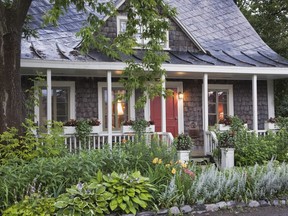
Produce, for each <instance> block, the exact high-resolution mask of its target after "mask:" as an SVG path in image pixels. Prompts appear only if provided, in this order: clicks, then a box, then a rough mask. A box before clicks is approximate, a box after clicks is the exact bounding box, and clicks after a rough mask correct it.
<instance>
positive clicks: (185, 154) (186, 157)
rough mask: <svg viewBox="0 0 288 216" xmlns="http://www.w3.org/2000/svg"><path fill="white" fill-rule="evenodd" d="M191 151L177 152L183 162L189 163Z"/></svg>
mask: <svg viewBox="0 0 288 216" xmlns="http://www.w3.org/2000/svg"><path fill="white" fill-rule="evenodd" d="M189 155H190V150H177V158H178V160H181V161H182V162H189Z"/></svg>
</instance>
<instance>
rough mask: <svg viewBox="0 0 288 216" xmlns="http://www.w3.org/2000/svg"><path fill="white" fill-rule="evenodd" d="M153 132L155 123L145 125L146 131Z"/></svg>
mask: <svg viewBox="0 0 288 216" xmlns="http://www.w3.org/2000/svg"><path fill="white" fill-rule="evenodd" d="M154 132H155V125H150V126H148V127H146V133H154Z"/></svg>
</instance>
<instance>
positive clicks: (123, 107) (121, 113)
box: [102, 87, 129, 130]
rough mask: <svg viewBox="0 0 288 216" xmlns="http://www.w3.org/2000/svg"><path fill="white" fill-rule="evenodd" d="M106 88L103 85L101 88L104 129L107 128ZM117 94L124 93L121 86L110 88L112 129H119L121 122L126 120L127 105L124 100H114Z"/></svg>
mask: <svg viewBox="0 0 288 216" xmlns="http://www.w3.org/2000/svg"><path fill="white" fill-rule="evenodd" d="M107 93H108V92H107V88H106V87H103V89H102V94H103V95H102V101H103V102H104V103H103V109H102V110H103V119H104V121H103V125H104V129H107V128H108V123H107V122H108V118H107V116H108V103H107V102H108V95H107ZM117 94H125V90H123V88H121V87H114V88H112V128H113V129H114V130H120V128H121V123H122V122H123V121H125V120H128V111H129V107H128V106H129V105H128V103H127V102H126V101H124V100H118V101H115V98H116V95H117Z"/></svg>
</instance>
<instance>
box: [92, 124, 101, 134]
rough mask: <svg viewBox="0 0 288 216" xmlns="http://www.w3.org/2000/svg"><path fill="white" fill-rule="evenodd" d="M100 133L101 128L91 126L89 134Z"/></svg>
mask: <svg viewBox="0 0 288 216" xmlns="http://www.w3.org/2000/svg"><path fill="white" fill-rule="evenodd" d="M100 131H101V126H100V125H99V126H92V131H91V133H93V134H95V133H100Z"/></svg>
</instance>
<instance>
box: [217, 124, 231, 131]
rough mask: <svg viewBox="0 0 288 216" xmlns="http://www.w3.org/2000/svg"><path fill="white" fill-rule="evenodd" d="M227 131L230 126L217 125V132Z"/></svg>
mask: <svg viewBox="0 0 288 216" xmlns="http://www.w3.org/2000/svg"><path fill="white" fill-rule="evenodd" d="M229 129H230V125H225V124H218V130H220V131H226V130H229Z"/></svg>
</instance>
